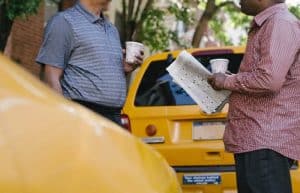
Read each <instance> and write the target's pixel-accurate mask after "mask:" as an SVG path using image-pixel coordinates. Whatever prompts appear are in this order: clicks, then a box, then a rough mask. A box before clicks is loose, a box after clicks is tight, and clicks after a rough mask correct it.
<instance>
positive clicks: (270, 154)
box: [234, 149, 294, 193]
mask: <svg viewBox="0 0 300 193" xmlns="http://www.w3.org/2000/svg"><path fill="white" fill-rule="evenodd" d="M234 157H235V162H236V174H237V186H238V192H239V193H292V187H291V177H290V168H291V166H292V164H293V163H294V161H293V160H291V159H289V158H287V157H285V156H283V155H281V154H279V153H277V152H275V151H272V150H269V149H262V150H256V151H252V152H247V153H241V154H235V155H234Z"/></svg>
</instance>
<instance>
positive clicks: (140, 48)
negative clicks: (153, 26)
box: [125, 42, 145, 64]
mask: <svg viewBox="0 0 300 193" xmlns="http://www.w3.org/2000/svg"><path fill="white" fill-rule="evenodd" d="M144 49H145V46H144V44H142V43H139V42H126V59H125V61H126V63H129V64H134V63H135V61H136V56H139V55H141V52H144Z"/></svg>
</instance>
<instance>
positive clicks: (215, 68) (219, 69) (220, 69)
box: [209, 58, 229, 73]
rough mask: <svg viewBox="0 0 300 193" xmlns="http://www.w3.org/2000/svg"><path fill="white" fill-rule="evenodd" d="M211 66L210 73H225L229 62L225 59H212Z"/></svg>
mask: <svg viewBox="0 0 300 193" xmlns="http://www.w3.org/2000/svg"><path fill="white" fill-rule="evenodd" d="M209 63H210V64H211V71H212V73H226V71H227V69H228V64H229V60H228V59H225V58H218V59H212V60H210V61H209Z"/></svg>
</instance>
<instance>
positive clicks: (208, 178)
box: [182, 174, 222, 185]
mask: <svg viewBox="0 0 300 193" xmlns="http://www.w3.org/2000/svg"><path fill="white" fill-rule="evenodd" d="M221 182H222V179H221V175H220V174H185V175H183V179H182V183H183V185H208V184H212V185H218V184H221Z"/></svg>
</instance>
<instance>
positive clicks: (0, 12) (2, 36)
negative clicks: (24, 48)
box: [0, 4, 13, 52]
mask: <svg viewBox="0 0 300 193" xmlns="http://www.w3.org/2000/svg"><path fill="white" fill-rule="evenodd" d="M5 10H6V9H5V4H2V5H1V6H0V24H1V25H0V52H4V49H5V47H6V43H7V39H8V37H9V34H10V31H11V28H12V24H13V21H11V20H10V19H9V18H8V17H7V15H6V11H5Z"/></svg>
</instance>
